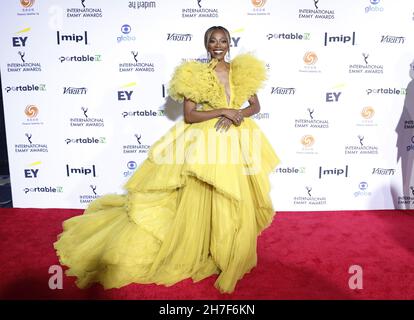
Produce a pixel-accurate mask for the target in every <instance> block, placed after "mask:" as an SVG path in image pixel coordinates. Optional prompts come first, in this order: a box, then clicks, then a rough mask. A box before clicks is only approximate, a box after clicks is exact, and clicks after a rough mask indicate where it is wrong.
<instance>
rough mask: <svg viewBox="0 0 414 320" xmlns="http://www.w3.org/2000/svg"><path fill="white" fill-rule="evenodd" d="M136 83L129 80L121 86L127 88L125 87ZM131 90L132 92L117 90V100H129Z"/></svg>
mask: <svg viewBox="0 0 414 320" xmlns="http://www.w3.org/2000/svg"><path fill="white" fill-rule="evenodd" d="M136 85H137V83H136V82H130V83H127V84H125V85H123V86H122V87H121V88H123V89H127V88H131V87H134V86H136ZM133 92H134V91H133V90H119V91H118V100H119V101H127V100H128V101H129V100H131V98H132V93H133Z"/></svg>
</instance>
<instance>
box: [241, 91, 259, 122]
mask: <svg viewBox="0 0 414 320" xmlns="http://www.w3.org/2000/svg"><path fill="white" fill-rule="evenodd" d="M248 101H249V106H248V107H246V108H244V109H240V110H241V114H242V115H243V117H251V116H253V115H255V114H256V113H259V112H260V102H259V98H258V97H257V95H256V94H254V95H252V96H251V97H250V99H249V100H248Z"/></svg>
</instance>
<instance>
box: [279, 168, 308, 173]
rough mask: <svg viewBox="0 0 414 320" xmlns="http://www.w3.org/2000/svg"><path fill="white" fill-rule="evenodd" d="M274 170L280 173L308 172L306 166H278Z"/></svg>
mask: <svg viewBox="0 0 414 320" xmlns="http://www.w3.org/2000/svg"><path fill="white" fill-rule="evenodd" d="M273 172H274V173H278V174H305V173H306V167H300V168H296V167H287V168H282V167H277V168H276V169H275V170H274V171H273Z"/></svg>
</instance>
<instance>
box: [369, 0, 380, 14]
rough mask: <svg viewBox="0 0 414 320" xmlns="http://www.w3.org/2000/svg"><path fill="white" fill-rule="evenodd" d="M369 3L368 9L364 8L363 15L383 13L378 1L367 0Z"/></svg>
mask: <svg viewBox="0 0 414 320" xmlns="http://www.w3.org/2000/svg"><path fill="white" fill-rule="evenodd" d="M369 2H370V3H371V4H370V5H369V6H368V7H365V13H370V12H383V11H384V8H383V7H381V6H379V3H380V0H369Z"/></svg>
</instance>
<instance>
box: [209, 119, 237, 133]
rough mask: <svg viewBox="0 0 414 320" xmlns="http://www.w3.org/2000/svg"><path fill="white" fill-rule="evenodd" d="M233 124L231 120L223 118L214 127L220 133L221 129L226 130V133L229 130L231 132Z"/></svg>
mask: <svg viewBox="0 0 414 320" xmlns="http://www.w3.org/2000/svg"><path fill="white" fill-rule="evenodd" d="M232 124H233V122H232V121H231V120H230V119H228V118H226V117H224V116H222V117H220V118H219V120H218V121H217V122H216V124H215V125H214V128H216V131H219V130H220V129H222V130H223V129H224V132H226V131H227V130H229V128H230V127H231V125H232Z"/></svg>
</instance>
